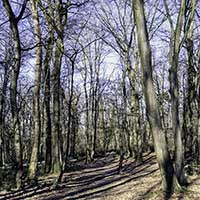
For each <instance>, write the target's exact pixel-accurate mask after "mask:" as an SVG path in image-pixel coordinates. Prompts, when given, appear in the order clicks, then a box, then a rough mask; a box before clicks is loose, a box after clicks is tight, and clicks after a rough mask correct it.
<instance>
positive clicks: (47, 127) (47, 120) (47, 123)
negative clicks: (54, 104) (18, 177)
mask: <svg viewBox="0 0 200 200" xmlns="http://www.w3.org/2000/svg"><path fill="white" fill-rule="evenodd" d="M53 38H54V34H53V32H51V33H50V37H49V38H48V40H47V49H46V55H45V60H44V79H45V82H44V134H45V171H46V172H47V173H49V172H50V171H51V159H52V156H51V149H52V141H51V140H52V137H51V111H50V102H51V89H50V75H51V72H50V61H51V51H52V45H53Z"/></svg>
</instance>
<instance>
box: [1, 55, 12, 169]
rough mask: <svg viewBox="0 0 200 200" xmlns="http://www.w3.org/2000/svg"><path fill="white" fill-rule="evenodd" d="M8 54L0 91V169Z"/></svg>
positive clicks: (2, 150) (2, 148) (7, 77)
mask: <svg viewBox="0 0 200 200" xmlns="http://www.w3.org/2000/svg"><path fill="white" fill-rule="evenodd" d="M9 56H10V55H9V52H6V57H5V63H4V80H3V86H2V89H1V91H2V92H1V96H0V167H1V166H3V165H4V150H5V149H4V145H5V144H4V128H5V124H4V123H5V121H4V120H5V116H4V115H5V114H4V106H5V98H6V90H7V85H8V80H9V73H8V69H9V66H8V62H9V60H8V59H9Z"/></svg>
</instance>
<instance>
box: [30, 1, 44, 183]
mask: <svg viewBox="0 0 200 200" xmlns="http://www.w3.org/2000/svg"><path fill="white" fill-rule="evenodd" d="M30 3H31V10H32V16H33V24H34V34H35V42H36V67H35V86H34V104H33V106H34V107H33V110H34V135H33V145H32V152H31V159H30V164H29V178H30V179H31V180H33V179H35V178H36V172H37V163H38V152H39V145H40V131H41V120H40V79H41V67H42V45H41V31H40V25H39V16H38V1H37V0H36V1H35V0H31V1H30Z"/></svg>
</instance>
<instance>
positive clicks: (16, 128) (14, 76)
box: [3, 0, 27, 188]
mask: <svg viewBox="0 0 200 200" xmlns="http://www.w3.org/2000/svg"><path fill="white" fill-rule="evenodd" d="M26 3H27V0H24V2H23V5H22V8H21V10H20V12H19V15H18V16H15V14H14V12H13V10H12V7H11V5H10V3H9V0H3V6H4V8H5V10H6V13H7V15H8V17H9V22H10V29H11V31H12V34H13V40H14V51H15V56H14V65H13V68H12V72H11V83H10V104H11V115H12V124H11V126H12V135H13V137H14V155H13V159H14V160H15V166H16V177H15V180H16V186H17V188H20V187H21V185H22V172H23V163H22V141H21V133H20V123H19V116H18V106H17V83H18V77H19V70H20V66H21V42H20V35H19V29H18V23H19V21H20V20H21V18H22V16H23V13H24V11H25V8H26Z"/></svg>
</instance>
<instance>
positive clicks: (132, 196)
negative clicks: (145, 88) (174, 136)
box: [0, 154, 200, 200]
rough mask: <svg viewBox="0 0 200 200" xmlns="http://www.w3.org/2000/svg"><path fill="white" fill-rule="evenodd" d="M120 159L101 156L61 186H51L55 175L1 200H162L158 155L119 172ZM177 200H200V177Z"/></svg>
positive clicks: (68, 175) (67, 176)
mask: <svg viewBox="0 0 200 200" xmlns="http://www.w3.org/2000/svg"><path fill="white" fill-rule="evenodd" d="M117 166H118V159H117V158H116V157H115V156H114V155H113V154H110V155H108V156H107V157H106V158H101V159H97V160H96V161H95V162H94V163H93V164H90V165H88V166H87V168H85V169H81V167H82V168H83V166H80V168H79V169H78V170H77V171H74V172H70V173H66V174H65V175H64V177H63V181H62V184H61V185H60V187H59V189H57V190H51V187H50V186H51V184H50V183H51V181H52V179H53V177H45V179H44V178H43V179H41V180H40V182H39V183H40V184H39V186H37V187H35V188H33V187H32V188H26V189H25V190H23V191H18V192H13V193H0V200H23V199H24V200H64V199H66V200H75V199H86V200H142V199H149V200H151V199H152V200H161V199H163V198H162V193H161V190H160V185H161V180H160V176H159V170H158V165H157V164H156V161H155V155H152V154H151V155H146V156H145V157H144V162H143V163H142V164H140V165H139V164H136V163H135V162H134V161H133V160H130V159H129V160H125V161H124V167H123V170H122V173H121V174H117ZM171 199H173V200H175V199H178V200H181V199H185V200H193V199H194V200H195V199H196V200H199V199H200V177H195V176H193V177H190V185H189V187H188V190H187V192H185V193H179V194H175V195H173V197H172V198H171Z"/></svg>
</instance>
